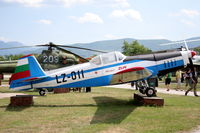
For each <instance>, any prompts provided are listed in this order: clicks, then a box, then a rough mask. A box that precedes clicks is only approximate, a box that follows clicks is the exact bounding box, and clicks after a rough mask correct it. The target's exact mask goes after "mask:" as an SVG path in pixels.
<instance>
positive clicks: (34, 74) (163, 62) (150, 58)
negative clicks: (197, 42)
mask: <svg viewBox="0 0 200 133" xmlns="http://www.w3.org/2000/svg"><path fill="white" fill-rule="evenodd" d="M194 55H196V53H195V52H194V51H190V50H187V51H174V52H165V53H153V54H147V55H137V56H124V55H123V54H122V53H120V52H110V53H105V54H100V55H98V56H96V57H94V58H92V60H91V61H90V62H87V63H83V64H77V65H73V66H68V67H64V68H59V69H55V70H51V71H43V69H42V68H41V66H40V65H39V63H38V62H37V60H36V59H35V57H34V56H33V55H28V56H24V57H21V58H20V59H19V60H18V63H17V67H16V70H15V73H14V74H13V75H12V77H11V84H10V89H13V90H28V89H39V90H40V91H39V92H40V94H44V93H45V91H44V89H48V88H75V87H95V86H107V85H114V84H121V83H127V82H130V81H139V80H143V79H147V78H150V77H152V76H155V75H158V74H165V73H167V72H171V71H172V70H177V69H180V68H183V67H184V66H186V65H187V64H189V63H190V60H189V59H190V58H192V57H193V56H194ZM145 93H146V95H147V96H153V95H155V93H156V92H155V90H154V89H153V88H150V87H148V88H146V90H145Z"/></svg>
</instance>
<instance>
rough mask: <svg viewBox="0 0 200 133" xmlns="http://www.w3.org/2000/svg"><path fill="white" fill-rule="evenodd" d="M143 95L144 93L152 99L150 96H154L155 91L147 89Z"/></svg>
mask: <svg viewBox="0 0 200 133" xmlns="http://www.w3.org/2000/svg"><path fill="white" fill-rule="evenodd" d="M145 93H146V95H147V96H148V97H152V96H155V94H156V91H155V89H153V88H147V89H146V91H145Z"/></svg>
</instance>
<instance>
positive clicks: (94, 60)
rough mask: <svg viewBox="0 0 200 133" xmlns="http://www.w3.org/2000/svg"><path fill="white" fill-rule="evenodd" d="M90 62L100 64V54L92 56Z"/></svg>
mask: <svg viewBox="0 0 200 133" xmlns="http://www.w3.org/2000/svg"><path fill="white" fill-rule="evenodd" d="M90 62H91V63H93V64H96V65H101V58H100V56H96V57H94V58H92V60H91V61H90Z"/></svg>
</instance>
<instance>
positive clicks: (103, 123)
mask: <svg viewBox="0 0 200 133" xmlns="http://www.w3.org/2000/svg"><path fill="white" fill-rule="evenodd" d="M28 94H34V95H35V94H36V93H35V92H28ZM132 95H133V91H132V90H126V89H117V88H105V87H101V88H100V87H99V88H92V92H91V93H78V92H74V93H65V94H48V95H47V96H44V97H41V96H38V97H37V98H35V99H34V105H33V106H31V107H17V108H14V107H8V104H9V102H10V101H9V100H10V99H9V98H5V99H0V132H15V133H17V132H40V133H43V132H44V133H46V132H48V133H49V132H50V133H51V132H52V133H53V132H64V133H65V132H71V133H76V132H81V133H94V132H101V133H116V132H118V133H122V132H123V133H132V132H136V133H161V132H163V133H171V132H177V131H187V130H190V129H192V128H194V127H196V126H197V125H200V98H197V97H185V96H176V95H164V94H158V95H159V96H160V97H163V98H164V99H165V106H164V107H150V106H136V105H133V101H132Z"/></svg>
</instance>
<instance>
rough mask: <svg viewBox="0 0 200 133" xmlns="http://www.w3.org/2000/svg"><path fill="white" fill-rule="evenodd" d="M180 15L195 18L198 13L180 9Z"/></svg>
mask: <svg viewBox="0 0 200 133" xmlns="http://www.w3.org/2000/svg"><path fill="white" fill-rule="evenodd" d="M181 13H182V14H184V15H186V16H188V17H195V16H199V12H198V11H196V10H188V9H182V10H181Z"/></svg>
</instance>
